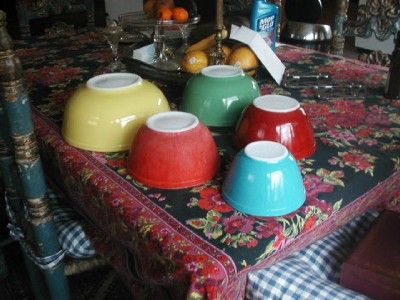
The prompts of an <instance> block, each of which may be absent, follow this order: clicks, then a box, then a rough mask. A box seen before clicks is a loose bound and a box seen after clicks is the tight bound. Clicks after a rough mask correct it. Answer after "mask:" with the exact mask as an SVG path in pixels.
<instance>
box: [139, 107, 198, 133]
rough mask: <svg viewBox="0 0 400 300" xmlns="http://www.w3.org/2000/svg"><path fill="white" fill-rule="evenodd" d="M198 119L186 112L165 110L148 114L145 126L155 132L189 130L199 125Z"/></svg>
mask: <svg viewBox="0 0 400 300" xmlns="http://www.w3.org/2000/svg"><path fill="white" fill-rule="evenodd" d="M199 123H200V121H199V119H198V118H197V117H196V116H195V115H193V114H191V113H187V112H182V111H166V112H161V113H157V114H155V115H152V116H150V117H149V118H148V119H147V120H146V126H147V127H148V128H150V129H152V130H154V131H157V132H164V133H179V132H185V131H189V130H191V129H193V128H195V127H196V126H197V125H199Z"/></svg>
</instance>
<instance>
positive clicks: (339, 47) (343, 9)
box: [331, 0, 349, 55]
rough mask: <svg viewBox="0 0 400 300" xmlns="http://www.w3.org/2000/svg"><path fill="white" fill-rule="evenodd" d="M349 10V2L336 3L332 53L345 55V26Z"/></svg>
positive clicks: (339, 1) (344, 0)
mask: <svg viewBox="0 0 400 300" xmlns="http://www.w3.org/2000/svg"><path fill="white" fill-rule="evenodd" d="M348 9H349V0H337V1H336V15H335V20H334V25H333V36H332V43H331V53H332V54H336V55H343V49H344V41H345V35H346V33H345V30H346V29H345V26H346V22H347V10H348Z"/></svg>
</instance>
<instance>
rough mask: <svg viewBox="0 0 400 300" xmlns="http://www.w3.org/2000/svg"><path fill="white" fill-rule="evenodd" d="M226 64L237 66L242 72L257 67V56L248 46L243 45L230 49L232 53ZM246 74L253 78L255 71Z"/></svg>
mask: <svg viewBox="0 0 400 300" xmlns="http://www.w3.org/2000/svg"><path fill="white" fill-rule="evenodd" d="M227 64H228V65H239V66H240V67H241V68H242V69H243V70H244V71H246V70H248V69H254V68H257V67H258V65H259V63H258V58H257V56H256V55H255V54H254V52H253V51H252V50H251V49H250V48H249V47H248V46H245V45H240V46H238V47H234V48H233V49H232V52H231V54H230V55H229V57H228V61H227ZM246 73H247V74H248V75H250V76H253V75H254V74H255V73H256V71H255V70H253V71H249V72H246Z"/></svg>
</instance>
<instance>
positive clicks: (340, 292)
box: [246, 212, 378, 300]
mask: <svg viewBox="0 0 400 300" xmlns="http://www.w3.org/2000/svg"><path fill="white" fill-rule="evenodd" d="M377 216H378V213H377V212H367V213H365V214H364V215H363V216H361V217H358V218H356V219H354V220H353V221H351V222H349V223H348V224H346V225H344V226H343V227H342V228H340V229H339V230H337V231H336V232H334V233H332V234H330V235H328V236H327V237H325V238H323V239H321V240H319V241H317V242H315V243H314V244H311V245H310V246H308V247H306V248H304V249H303V250H301V251H298V252H296V253H294V254H293V255H291V256H289V257H287V258H286V259H284V260H282V261H280V262H278V263H276V264H274V265H273V266H271V267H269V268H266V269H263V270H259V271H255V272H252V273H249V275H248V281H247V289H246V299H248V300H257V299H260V300H261V299H262V300H266V299H276V300H277V299H282V300H291V299H296V300H301V299H307V300H309V299H318V300H325V299H326V300H332V299H335V300H345V299H346V300H347V299H354V300H362V299H363V300H365V299H369V298H368V297H366V296H364V295H361V294H359V293H357V292H354V291H352V290H349V289H346V288H344V287H342V286H340V285H339V284H338V282H339V276H340V268H341V265H342V263H343V262H344V261H345V259H346V258H347V257H348V256H349V255H350V253H351V251H352V249H353V248H354V246H355V245H356V244H357V242H358V241H359V240H361V238H362V237H363V236H364V235H365V233H366V232H367V231H368V229H369V228H370V226H371V224H372V222H373V221H374V220H375V218H376V217H377Z"/></svg>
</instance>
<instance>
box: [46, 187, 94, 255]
mask: <svg viewBox="0 0 400 300" xmlns="http://www.w3.org/2000/svg"><path fill="white" fill-rule="evenodd" d="M47 196H48V199H49V203H50V205H51V206H52V210H53V214H54V221H55V223H56V227H57V230H58V241H59V243H60V245H61V247H62V249H63V250H64V251H65V252H66V255H67V256H70V257H72V258H78V259H79V258H89V257H93V256H94V255H95V254H96V251H95V249H94V248H93V245H92V244H91V242H90V240H89V238H88V237H87V235H86V234H85V232H84V230H83V226H82V224H83V223H84V222H86V221H85V220H83V218H82V217H80V216H79V215H77V213H76V212H75V211H74V210H73V209H72V208H70V207H69V206H67V205H66V204H64V203H63V200H64V199H63V197H64V196H63V194H62V193H61V192H59V191H56V190H55V189H51V188H48V190H47Z"/></svg>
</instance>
